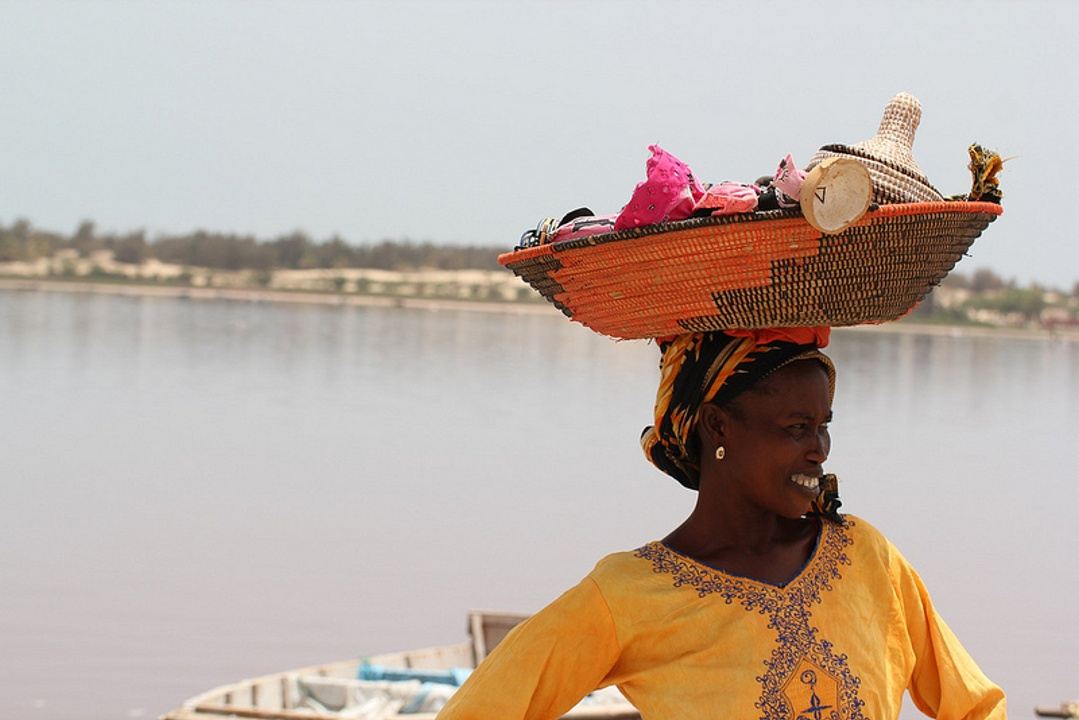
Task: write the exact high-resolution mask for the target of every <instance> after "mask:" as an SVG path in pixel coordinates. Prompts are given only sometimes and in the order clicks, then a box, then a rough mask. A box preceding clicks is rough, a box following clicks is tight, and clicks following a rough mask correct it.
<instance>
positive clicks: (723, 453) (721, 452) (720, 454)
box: [716, 445, 727, 460]
mask: <svg viewBox="0 0 1079 720" xmlns="http://www.w3.org/2000/svg"><path fill="white" fill-rule="evenodd" d="M725 457H727V450H726V449H725V448H724V447H723V446H722V445H720V446H719V447H717V448H716V460H722V459H723V458H725Z"/></svg>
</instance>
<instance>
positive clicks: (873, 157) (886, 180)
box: [807, 92, 943, 204]
mask: <svg viewBox="0 0 1079 720" xmlns="http://www.w3.org/2000/svg"><path fill="white" fill-rule="evenodd" d="M921 119H922V105H921V103H919V102H918V98H916V97H914V96H913V95H911V94H910V93H905V92H901V93H899V94H898V95H896V96H895V97H894V98H892V99H891V101H890V102H889V103H888V105H887V106H886V107H885V108H884V116H883V117H882V118H881V121H880V128H879V129H878V130H877V134H876V135H875V136H874V137H872V138H870V139H869V140H864V141H862V142H860V143H856V144H854V145H825V146H824V147H822V148H821V149H820V151H818V152H817V154H816V155H814V156H813V158H812V159H811V160H810V161H809V164H808V166H807V167H808V168H812V167H814V166H816V165H817V164H819V163H820V162H821V161H822V160H824V159H825V158H829V157H854V158H856V159H858V160H861V161H862V163H863V164H864V165H865V166H866V168H867V169H868V170H869V174H870V176H871V177H872V178H873V187H874V191H873V201H874V202H877V203H881V204H887V203H908V202H934V201H939V200H942V199H943V197H942V196H941V194H940V192H938V191H937V189H936V188H934V187H933V186H932V184H930V182H929V180H928V179H927V178H926V177H925V173H923V172H922V168H921V167H920V166H919V165H918V162H917V161H916V160H915V159H914V154H913V153H912V152H911V146H913V145H914V133H915V132H916V131H917V130H918V123H919V122H921Z"/></svg>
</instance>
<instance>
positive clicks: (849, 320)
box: [499, 202, 1001, 339]
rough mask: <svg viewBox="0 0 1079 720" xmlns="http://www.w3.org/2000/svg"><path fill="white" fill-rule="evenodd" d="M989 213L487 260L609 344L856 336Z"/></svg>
mask: <svg viewBox="0 0 1079 720" xmlns="http://www.w3.org/2000/svg"><path fill="white" fill-rule="evenodd" d="M1000 212H1001V210H1000V207H999V206H997V205H992V204H989V203H959V202H937V203H918V204H905V205H890V206H883V207H881V208H879V209H878V210H876V211H872V212H870V213H868V214H867V215H866V216H865V217H863V218H862V219H861V220H860V221H859V222H858V223H856V224H855V225H853V226H851V227H850V228H848V229H846V230H845V231H843V232H842V233H840V234H838V235H824V236H822V235H821V234H820V233H819V232H817V231H816V230H814V229H813V228H812V227H811V226H810V225H809V224H808V223H807V222H806V221H805V220H804V219H803V218H801V217H800V216H799V215H797V214H796V213H789V212H774V213H758V214H756V215H744V216H730V217H726V218H705V219H701V220H690V221H685V222H681V223H669V224H666V225H658V226H652V227H648V228H641V229H638V230H627V231H623V232H619V233H609V234H606V235H595V236H591V237H588V238H582V239H580V240H573V241H569V242H565V243H556V244H553V245H541V246H539V247H535V248H529V249H526V250H521V251H518V252H515V253H507V254H506V255H503V256H502V257H501V258H500V259H499V260H500V262H502V264H503V265H505V266H506V267H508V268H510V269H511V270H513V271H514V272H515V273H516V274H517V275H519V276H520V277H522V278H523V279H524V280H525V281H526V282H528V283H529V284H531V285H532V286H533V287H534V288H536V290H538V291H539V292H540V293H541V294H543V295H544V296H545V297H546V298H547V299H548V300H550V301H551V302H552V303H554V304H555V305H556V306H557V307H559V309H560V310H562V312H563V313H565V314H566V315H568V316H569V317H571V318H573V319H574V320H577V321H578V322H581V323H583V324H584V325H586V326H588V327H590V328H592V329H593V330H595V331H597V332H600V333H603V334H605V335H610V336H612V337H617V338H623V339H633V338H645V337H660V336H665V335H674V334H678V333H682V332H687V331H704V330H722V329H728V328H736V327H737V328H764V327H776V326H806V325H856V324H862V323H867V322H885V321H887V320H893V319H895V318H897V317H899V316H901V315H903V314H904V313H906V312H907V311H909V310H910V308H911V307H912V306H913V305H914V304H915V303H916V302H918V301H919V300H920V299H921V298H923V297H924V296H925V294H926V293H927V292H928V291H929V290H930V289H931V288H932V287H933V286H934V285H936V284H937V283H938V282H939V281H940V280H941V278H943V277H944V275H946V274H947V273H948V271H949V270H951V269H952V267H953V266H954V265H955V263H956V262H957V261H958V260H959V258H961V257H962V255H963V253H964V252H965V251H966V250H967V248H968V247H969V246H970V244H971V243H972V242H973V241H974V239H975V238H977V237H978V236H979V235H980V234H981V232H982V231H983V230H984V229H985V227H986V226H987V225H988V224H989V223H990V222H992V220H993V219H994V218H995V217H996V215H998V214H999V213H1000Z"/></svg>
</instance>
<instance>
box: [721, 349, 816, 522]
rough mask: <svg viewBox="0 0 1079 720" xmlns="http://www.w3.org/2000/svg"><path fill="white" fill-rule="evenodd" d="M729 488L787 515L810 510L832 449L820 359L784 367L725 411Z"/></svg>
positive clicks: (724, 469) (725, 461)
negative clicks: (729, 409)
mask: <svg viewBox="0 0 1079 720" xmlns="http://www.w3.org/2000/svg"><path fill="white" fill-rule="evenodd" d="M724 416H725V420H724V422H723V430H724V432H723V438H722V444H723V446H724V449H725V451H726V455H725V457H724V459H723V460H722V461H721V462H719V463H718V468H717V469H718V471H719V473H720V474H721V476H722V477H724V478H725V481H724V484H725V485H726V487H725V489H724V490H723V492H735V493H737V494H738V495H739V496H740V499H741V500H742V501H744V502H748V503H750V504H751V505H754V506H756V507H758V508H760V509H764V510H768V511H771V512H773V513H775V514H777V515H780V516H782V517H787V518H798V517H801V516H802V515H805V514H806V513H807V512H809V510H810V507H811V503H812V501H813V500H814V499H815V498H816V497H817V493H818V486H817V481H818V478H819V477H820V476H821V475H822V474H823V472H824V461H825V460H826V459H827V458H828V451H829V450H830V449H831V438H830V437H829V435H828V423H829V422H831V419H832V408H831V402H830V400H829V387H828V376H827V374H826V373H825V370H824V368H823V367H821V365H820V363H818V362H814V361H811V360H805V361H798V362H794V363H791V364H790V365H788V366H786V367H784V368H781V369H780V370H778V371H776V373H775V374H774V375H772V376H770V377H768V378H766V379H765V380H763V381H762V382H761V383H760V384H758V385H757V386H755V387H754V388H752V389H750V390H749V391H747V392H745V393H743V394H742V395H740V396H739V397H738V398H737V399H736V400H735V407H734V408H733V412H731V411H728V412H726V413H724Z"/></svg>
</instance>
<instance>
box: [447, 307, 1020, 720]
mask: <svg viewBox="0 0 1079 720" xmlns="http://www.w3.org/2000/svg"><path fill="white" fill-rule="evenodd" d="M827 338H828V331H827V329H826V328H817V329H813V328H801V329H797V330H785V331H744V332H739V333H737V336H734V335H733V334H731V335H727V334H721V333H708V334H700V333H698V334H688V335H682V336H678V337H676V338H673V339H669V340H667V341H666V342H663V343H661V349H662V351H663V358H662V361H661V371H662V372H661V381H660V389H659V393H658V396H657V402H656V422H655V425H654V426H653V427H651V428H648V429H647V430H646V431H645V435H644V437H643V438H642V443H643V445H644V448H645V452H646V454H647V456H648V458H649V459H650V460H651V461H652V462H653V463H654V464H655V465H657V466H658V467H659V468H660V469H661V470H663V471H664V472H666V473H668V474H669V475H671V476H673V477H674V478H675V479H677V480H678V481H679V482H681V483H682V484H684V485H686V486H687V487H690V488H694V489H697V490H698V493H699V494H698V498H697V503H696V506H695V508H694V510H693V512H692V513H691V514H690V516H689V517H688V518H687V519H686V521H685V522H684V523H682V524H681V525H680V526H679V527H678V528H676V529H675V530H674V531H672V532H671V533H670V534H669V535H668V536H667V537H666V538H664V539H663V540H662V541H659V542H652V543H649V544H647V545H645V546H644V547H642V548H640V549H638V550H636V551H632V552H624V553H617V554H615V555H611V556H608V557H606V558H604V559H603V560H601V561H600V563H599V564H598V565H597V566H596V568H595V569H594V570H593V571H592V572H591V573H590V574H589V575H588V576H587V577H586V578H585V579H584V580H583V581H582V582H581V583H580V584H579V585H577V586H576V587H575V588H573V589H571V590H569V591H568V592H567V593H565V594H564V595H563V596H562V597H560V598H558V599H557V600H556V601H555V602H554V603H552V604H551V605H549V606H548V607H547V608H545V609H544V610H543V611H541V612H540V613H538V614H537V615H535V616H534V617H532V618H531V619H529V620H528V621H526V622H525V623H523V624H522V625H520V626H519V627H518V628H517V629H515V630H514V631H513V632H512V633H511V634H510V635H509V636H507V638H506V639H505V640H504V641H503V642H502V644H500V645H499V647H498V648H496V649H495V651H494V652H493V653H492V654H491V655H490V656H489V657H488V659H487V660H486V661H485V662H484V663H483V664H482V665H481V666H480V668H479V669H477V670H476V672H475V673H474V674H473V675H472V677H471V678H470V679H469V681H468V682H467V683H466V684H465V685H464V686H463V687H462V688H461V689H460V690H459V691H458V692H457V693H456V694H455V695H454V697H453V698H452V700H451V701H450V703H449V704H448V705H447V706H446V708H445V709H444V710H443V712H442V714H441V715H440V716H439V717H440V718H445V719H446V720H457V719H460V718H499V719H502V720H508V719H510V718H557V717H559V716H560V715H561V714H563V713H564V712H566V711H567V710H568V709H569V708H570V707H572V706H573V705H574V704H575V703H576V702H577V701H578V700H579V699H580V698H581V697H582V696H584V695H585V694H586V693H588V692H590V691H591V690H593V689H594V688H597V687H602V686H606V685H611V684H615V685H617V686H618V687H619V689H620V690H621V691H622V692H623V694H625V696H626V697H627V698H628V699H629V700H630V701H631V702H632V703H633V704H634V705H635V706H636V707H637V708H638V709H639V710H640V712H641V715H642V717H643V718H646V719H648V718H705V717H708V718H767V719H768V720H772V719H775V718H791V719H792V720H794V719H797V720H802V719H803V718H805V719H807V720H819V719H822V718H828V719H831V718H836V719H838V718H842V719H844V720H855V719H860V718H873V719H875V720H883V719H885V718H896V717H898V715H899V710H900V704H901V701H902V694H903V692H904V690H908V691H909V692H910V695H911V697H912V698H913V700H914V702H915V704H917V706H918V707H919V708H920V709H921V710H922V711H923V712H925V713H926V714H928V715H930V716H933V717H938V718H947V719H953V718H1004V717H1005V706H1004V695H1003V693H1002V692H1001V690H1000V689H999V688H998V687H996V686H995V685H993V684H992V683H991V682H990V681H989V680H988V679H986V677H985V676H984V675H983V674H982V673H981V671H980V670H979V669H978V667H977V666H976V665H975V664H974V662H973V661H972V660H971V659H970V657H969V656H968V655H967V653H966V652H965V651H964V650H963V648H962V646H961V645H960V644H959V641H958V640H957V639H956V638H955V636H954V635H953V634H952V632H951V631H950V630H949V629H948V627H947V626H946V625H945V624H944V622H943V621H942V620H941V619H940V618H939V617H938V616H937V614H936V612H935V611H934V609H933V605H932V603H931V602H930V600H929V596H928V594H927V593H926V590H925V587H924V586H923V585H922V582H921V580H920V579H919V577H918V575H917V574H916V573H915V572H914V570H913V569H912V568H911V567H910V565H909V564H908V563H907V562H906V560H905V559H904V558H903V556H902V555H900V554H899V552H898V551H897V550H896V549H895V548H894V547H893V546H892V545H891V543H889V542H888V541H887V540H886V539H885V538H884V537H883V536H882V535H880V533H878V532H877V531H876V530H875V529H873V528H872V527H871V526H870V525H869V524H868V523H866V522H865V521H863V520H860V519H856V518H852V517H850V516H841V515H839V514H838V512H837V509H838V506H839V502H838V497H837V495H836V493H835V488H834V482H830V481H829V480H830V476H826V475H824V462H825V460H826V459H827V456H828V451H829V448H830V438H829V432H828V425H829V422H830V421H831V415H832V413H831V404H832V396H833V393H834V389H835V371H834V368H833V365H832V362H831V360H829V359H828V357H827V356H825V355H824V354H823V353H821V352H820V350H819V348H820V347H823V346H824V345H826V344H827Z"/></svg>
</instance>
